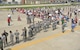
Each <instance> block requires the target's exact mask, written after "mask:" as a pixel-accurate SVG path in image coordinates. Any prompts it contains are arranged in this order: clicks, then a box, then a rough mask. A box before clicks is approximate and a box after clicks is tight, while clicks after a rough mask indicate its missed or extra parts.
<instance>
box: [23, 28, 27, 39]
mask: <svg viewBox="0 0 80 50" xmlns="http://www.w3.org/2000/svg"><path fill="white" fill-rule="evenodd" d="M24 32H25V39H27V29H26V27H24Z"/></svg>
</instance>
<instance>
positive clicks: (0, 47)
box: [0, 37, 3, 50]
mask: <svg viewBox="0 0 80 50" xmlns="http://www.w3.org/2000/svg"><path fill="white" fill-rule="evenodd" d="M0 49H1V50H3V40H2V39H1V37H0Z"/></svg>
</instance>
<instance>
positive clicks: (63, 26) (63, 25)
mask: <svg viewBox="0 0 80 50" xmlns="http://www.w3.org/2000/svg"><path fill="white" fill-rule="evenodd" d="M64 28H65V23H63V24H62V33H64V31H65V30H64Z"/></svg>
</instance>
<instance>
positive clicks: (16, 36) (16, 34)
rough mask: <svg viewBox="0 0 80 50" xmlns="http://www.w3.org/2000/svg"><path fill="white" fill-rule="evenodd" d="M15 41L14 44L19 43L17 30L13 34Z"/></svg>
mask: <svg viewBox="0 0 80 50" xmlns="http://www.w3.org/2000/svg"><path fill="white" fill-rule="evenodd" d="M15 39H16V43H19V32H18V30H16V32H15Z"/></svg>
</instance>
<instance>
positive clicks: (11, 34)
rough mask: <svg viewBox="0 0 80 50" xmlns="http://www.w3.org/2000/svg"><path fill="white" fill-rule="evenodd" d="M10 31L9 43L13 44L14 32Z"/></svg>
mask: <svg viewBox="0 0 80 50" xmlns="http://www.w3.org/2000/svg"><path fill="white" fill-rule="evenodd" d="M9 32H10V43H11V44H12V45H13V44H14V34H13V33H12V31H9Z"/></svg>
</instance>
